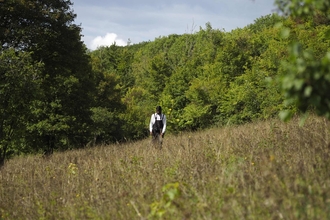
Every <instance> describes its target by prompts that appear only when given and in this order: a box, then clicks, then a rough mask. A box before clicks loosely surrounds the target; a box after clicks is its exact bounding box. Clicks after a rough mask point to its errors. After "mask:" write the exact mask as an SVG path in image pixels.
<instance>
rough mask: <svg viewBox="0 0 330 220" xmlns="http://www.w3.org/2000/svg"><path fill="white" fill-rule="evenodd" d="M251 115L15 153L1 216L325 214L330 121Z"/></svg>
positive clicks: (0, 194)
mask: <svg viewBox="0 0 330 220" xmlns="http://www.w3.org/2000/svg"><path fill="white" fill-rule="evenodd" d="M298 124H299V120H298V119H294V120H292V121H290V122H289V123H283V122H280V121H278V120H267V121H263V122H255V123H249V124H245V125H241V126H229V127H224V128H212V129H208V130H205V131H199V132H194V133H189V132H180V133H177V134H173V135H168V136H166V137H165V142H164V147H163V149H162V150H156V149H153V148H151V147H150V146H149V140H148V139H145V140H142V141H137V142H132V143H126V144H117V145H101V146H97V147H94V148H85V149H82V150H72V151H67V152H63V153H60V152H56V153H54V154H53V155H52V156H50V157H48V158H43V157H41V156H25V157H23V156H22V157H18V158H14V159H11V160H9V161H8V162H7V163H6V164H5V165H4V166H3V167H2V169H1V170H0V198H1V202H0V219H147V218H148V219H159V218H161V219H329V217H330V190H329V188H330V174H329V169H330V165H329V157H330V145H329V144H330V142H329V141H330V132H329V131H330V123H329V122H328V121H326V120H324V119H322V118H318V117H314V116H312V117H310V118H308V119H307V120H306V122H305V124H304V126H303V127H300V126H299V125H298Z"/></svg>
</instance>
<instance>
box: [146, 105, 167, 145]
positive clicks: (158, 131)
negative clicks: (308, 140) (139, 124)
mask: <svg viewBox="0 0 330 220" xmlns="http://www.w3.org/2000/svg"><path fill="white" fill-rule="evenodd" d="M149 130H150V135H152V142H153V143H154V144H155V142H157V141H159V144H160V147H161V144H162V139H163V138H164V134H165V131H166V116H165V115H164V114H163V113H162V107H161V106H157V107H156V113H154V114H152V115H151V118H150V124H149Z"/></svg>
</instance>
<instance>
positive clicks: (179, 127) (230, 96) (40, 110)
mask: <svg viewBox="0 0 330 220" xmlns="http://www.w3.org/2000/svg"><path fill="white" fill-rule="evenodd" d="M276 2H277V4H278V7H279V9H280V10H281V11H282V12H283V14H281V15H280V14H269V15H266V16H263V17H260V18H258V19H256V20H255V21H254V23H252V24H250V25H247V26H246V27H244V28H237V29H235V30H233V31H230V32H226V31H224V30H219V29H214V28H212V25H211V24H210V23H206V24H205V27H199V30H198V31H195V32H194V33H190V34H182V35H176V34H172V35H169V36H164V37H159V38H155V40H154V41H148V42H141V43H138V44H129V45H127V46H124V47H122V46H117V45H116V44H113V45H111V46H108V47H99V48H98V49H96V50H94V51H89V50H88V49H87V48H86V46H85V45H84V42H82V41H81V27H80V26H78V25H75V24H74V19H75V18H76V15H75V14H74V13H73V5H72V3H71V2H70V1H68V0H57V1H53V0H41V1H20V0H7V1H2V2H0V28H1V30H0V96H1V100H0V115H1V118H0V163H3V162H4V159H5V158H6V157H10V156H11V155H17V154H22V153H41V152H44V153H45V154H51V153H52V151H53V150H68V149H73V148H83V147H85V146H88V145H95V144H99V143H113V142H121V141H127V140H137V139H141V138H145V137H146V136H147V135H148V133H149V132H148V130H147V129H148V122H149V119H150V115H151V113H152V112H153V111H154V108H155V106H157V105H161V106H162V107H163V109H164V113H165V114H166V115H167V118H168V131H169V132H172V133H177V132H181V131H187V130H198V129H205V128H207V127H210V126H224V125H227V124H241V123H247V122H252V121H254V120H262V119H268V118H271V117H274V116H277V115H278V114H279V113H281V115H282V117H283V118H285V119H286V118H289V117H290V116H291V115H292V114H294V113H298V112H306V111H308V110H309V109H313V110H315V111H316V112H317V113H318V114H320V115H324V116H325V117H327V118H328V119H329V118H330V110H329V109H330V101H329V99H330V98H329V94H330V93H328V92H327V90H328V89H327V88H329V83H330V77H329V72H330V71H329V68H330V65H329V63H330V56H329V48H330V47H329V46H330V41H329V36H330V34H329V33H330V28H329V24H330V17H329V14H330V13H328V11H329V4H328V1H325V0H324V1H322V2H324V4H323V5H322V4H321V5H318V4H316V3H308V2H309V1H306V2H307V3H306V4H305V5H301V4H299V2H298V1H294V0H292V1H276ZM301 7H304V10H302V11H299V10H300V8H301ZM298 9H299V10H298ZM308 9H310V10H309V11H308ZM312 9H313V10H312ZM315 9H317V10H315ZM293 12H294V13H293ZM306 12H309V13H306ZM288 48H289V50H288Z"/></svg>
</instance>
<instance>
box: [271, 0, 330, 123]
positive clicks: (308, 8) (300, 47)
mask: <svg viewBox="0 0 330 220" xmlns="http://www.w3.org/2000/svg"><path fill="white" fill-rule="evenodd" d="M275 2H276V4H277V5H278V8H279V10H280V11H281V12H283V14H284V15H287V16H291V17H292V18H293V19H295V20H296V21H299V20H303V21H306V20H312V21H313V20H315V19H318V21H319V20H320V19H319V18H320V15H321V17H323V18H325V22H316V24H322V23H326V24H327V23H328V22H329V20H330V13H329V12H330V2H329V0H319V1H309V0H276V1H275ZM326 20H327V21H326ZM300 26H302V25H300ZM312 28H315V27H312ZM290 30H291V31H292V29H289V28H284V29H283V33H284V36H285V37H287V36H289V33H290ZM329 38H330V29H329V28H326V31H325V32H324V41H325V42H326V44H327V46H326V48H329V47H330V41H329ZM313 40H314V39H313ZM284 67H285V68H286V72H287V74H286V75H285V76H284V77H283V78H282V87H283V91H284V95H285V101H286V103H287V104H296V105H297V107H298V109H299V110H301V111H302V112H307V111H308V110H309V109H310V108H313V109H315V112H316V113H317V114H318V115H320V116H324V117H326V118H327V119H329V120H330V95H329V94H330V92H329V88H330V52H329V51H328V50H327V51H324V52H323V55H321V57H317V56H316V55H315V54H314V52H313V50H312V49H311V48H309V47H306V46H305V44H303V43H302V42H301V41H299V40H298V41H295V42H293V43H292V45H291V46H290V60H289V62H286V63H284ZM291 115H292V112H290V111H285V112H282V113H281V118H282V119H283V120H287V119H289V118H290V117H291Z"/></svg>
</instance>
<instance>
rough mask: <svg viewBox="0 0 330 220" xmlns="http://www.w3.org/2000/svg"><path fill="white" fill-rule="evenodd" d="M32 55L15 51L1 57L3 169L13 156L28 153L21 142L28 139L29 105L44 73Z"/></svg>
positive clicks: (0, 149) (0, 151)
mask: <svg viewBox="0 0 330 220" xmlns="http://www.w3.org/2000/svg"><path fill="white" fill-rule="evenodd" d="M30 55H31V54H30V53H26V52H16V51H15V50H14V49H8V50H4V51H2V52H1V53H0V97H1V99H0V100H1V101H0V115H1V118H0V166H1V165H2V164H3V163H4V160H5V158H6V157H7V156H10V154H13V153H17V152H18V151H24V150H26V149H22V148H23V147H24V146H26V145H22V144H20V143H19V141H18V140H20V139H23V138H24V137H25V136H26V135H27V134H26V121H27V120H29V119H30V118H31V112H30V111H29V107H30V102H31V101H33V100H34V99H35V98H37V96H38V94H39V92H40V90H39V89H40V88H39V79H38V75H39V74H40V72H41V70H42V63H36V62H34V61H33V60H32V58H31V56H30ZM19 146H21V148H19Z"/></svg>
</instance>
